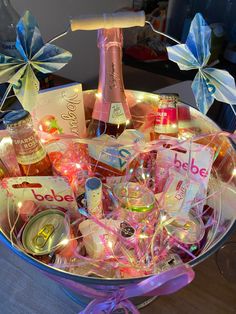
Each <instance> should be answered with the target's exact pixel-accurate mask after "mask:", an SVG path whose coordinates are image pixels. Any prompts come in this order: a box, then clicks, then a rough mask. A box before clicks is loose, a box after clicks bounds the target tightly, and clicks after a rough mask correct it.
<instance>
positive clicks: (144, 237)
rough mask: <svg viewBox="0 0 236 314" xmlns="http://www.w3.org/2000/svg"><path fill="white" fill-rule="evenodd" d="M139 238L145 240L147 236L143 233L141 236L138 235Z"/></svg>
mask: <svg viewBox="0 0 236 314" xmlns="http://www.w3.org/2000/svg"><path fill="white" fill-rule="evenodd" d="M139 238H140V239H147V238H148V236H147V235H146V234H144V233H141V234H140V235H139Z"/></svg>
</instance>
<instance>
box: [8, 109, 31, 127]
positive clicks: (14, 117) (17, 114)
mask: <svg viewBox="0 0 236 314" xmlns="http://www.w3.org/2000/svg"><path fill="white" fill-rule="evenodd" d="M28 117H30V113H29V112H28V111H27V110H18V111H12V112H9V113H7V114H6V115H5V117H4V118H3V123H4V124H5V125H10V124H15V123H17V122H19V121H22V120H24V119H26V118H28Z"/></svg>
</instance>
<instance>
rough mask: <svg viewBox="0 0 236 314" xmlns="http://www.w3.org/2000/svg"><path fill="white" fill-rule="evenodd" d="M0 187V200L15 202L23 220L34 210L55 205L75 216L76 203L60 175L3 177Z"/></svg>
mask: <svg viewBox="0 0 236 314" xmlns="http://www.w3.org/2000/svg"><path fill="white" fill-rule="evenodd" d="M1 187H2V188H1V189H0V200H1V202H4V200H5V201H6V202H4V203H6V204H7V203H8V204H9V202H11V203H12V204H16V205H17V206H16V207H17V213H18V214H19V215H20V216H21V218H22V219H23V220H24V221H25V220H27V217H30V216H31V215H33V214H34V213H35V211H36V210H44V209H47V208H55V207H57V208H60V209H64V211H69V212H70V213H74V215H75V216H76V212H77V204H76V200H75V197H74V194H73V192H72V190H71V187H70V186H69V184H68V183H67V181H66V180H65V179H64V178H62V177H43V176H42V177H17V178H5V179H3V181H2V183H1ZM48 187H51V189H49V188H48ZM6 206H7V205H6Z"/></svg>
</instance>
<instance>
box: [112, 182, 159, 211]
mask: <svg viewBox="0 0 236 314" xmlns="http://www.w3.org/2000/svg"><path fill="white" fill-rule="evenodd" d="M113 192H114V195H115V197H116V198H117V199H118V201H119V202H120V204H121V206H122V207H125V208H127V209H129V210H131V211H135V212H147V211H150V210H152V209H153V207H154V203H155V195H154V194H153V193H152V192H151V191H150V190H149V189H148V188H146V187H145V186H142V185H140V184H138V183H133V182H128V183H127V184H124V183H119V184H117V185H116V186H115V187H114V189H113Z"/></svg>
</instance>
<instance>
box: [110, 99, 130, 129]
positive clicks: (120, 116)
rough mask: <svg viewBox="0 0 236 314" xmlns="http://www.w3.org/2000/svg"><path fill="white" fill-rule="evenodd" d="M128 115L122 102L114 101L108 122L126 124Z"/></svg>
mask: <svg viewBox="0 0 236 314" xmlns="http://www.w3.org/2000/svg"><path fill="white" fill-rule="evenodd" d="M126 120H127V119H126V115H125V112H124V109H123V106H122V103H119V102H117V103H112V104H111V108H110V115H109V120H108V123H111V124H124V123H126Z"/></svg>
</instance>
